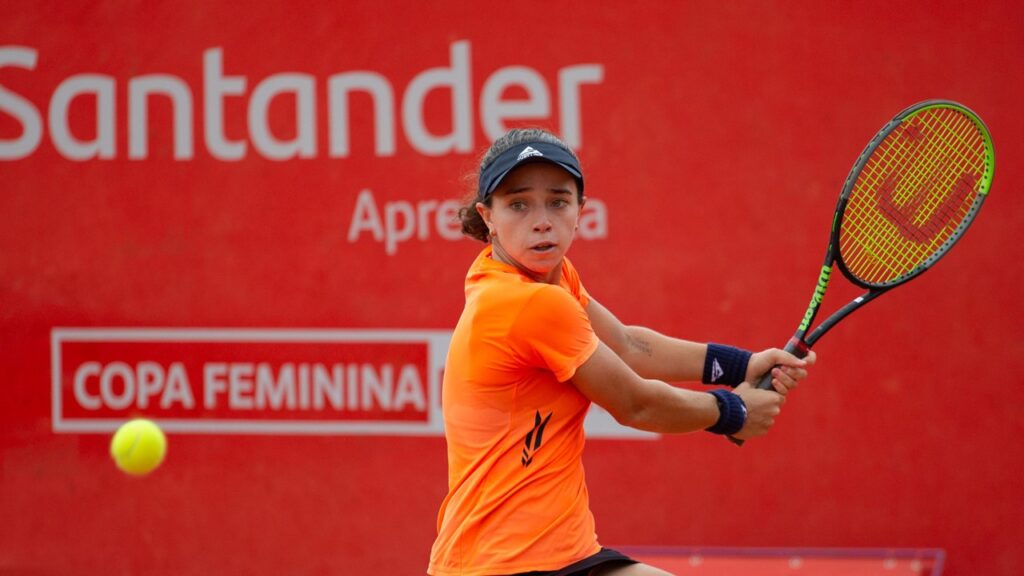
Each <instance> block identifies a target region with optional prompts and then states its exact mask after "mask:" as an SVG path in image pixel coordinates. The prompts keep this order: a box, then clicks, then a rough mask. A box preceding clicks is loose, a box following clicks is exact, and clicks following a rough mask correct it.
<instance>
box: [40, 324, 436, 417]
mask: <svg viewBox="0 0 1024 576" xmlns="http://www.w3.org/2000/svg"><path fill="white" fill-rule="evenodd" d="M450 340H451V331H448V330H420V329H411V330H399V329H394V330H388V329H348V330H337V329H292V328H288V329H276V328H253V329H248V328H65V327H55V328H52V329H51V331H50V350H51V370H52V374H51V386H52V389H51V392H52V394H53V397H52V399H51V407H52V413H51V416H52V426H53V431H54V432H56V433H76V432H77V433H109V432H113V431H115V430H116V429H117V427H118V426H120V425H121V424H122V423H123V422H124V420H123V419H121V420H118V419H100V418H96V419H92V418H90V419H66V418H64V416H63V406H62V396H61V367H62V366H61V344H62V343H64V342H217V343H222V342H358V343H366V344H387V343H398V344H408V343H423V344H426V345H427V367H426V368H427V372H428V374H427V386H428V406H427V421H426V422H395V421H376V420H375V421H359V422H345V421H329V420H328V421H305V420H266V421H263V420H213V419H205V418H196V419H162V418H161V419H159V424H160V427H161V428H163V429H164V430H166V431H167V432H173V433H179V434H269V435H277V434H294V435H336V434H351V435H375V436H441V435H443V434H444V423H443V421H442V417H441V403H440V397H439V394H440V391H441V382H440V378H441V371H442V369H443V368H444V360H445V356H446V355H447V353H448V343H449V341H450Z"/></svg>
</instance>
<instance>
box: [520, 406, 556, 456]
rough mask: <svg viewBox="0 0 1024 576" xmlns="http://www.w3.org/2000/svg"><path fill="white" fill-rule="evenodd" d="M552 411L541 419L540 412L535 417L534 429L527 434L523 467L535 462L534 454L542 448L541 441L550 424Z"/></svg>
mask: <svg viewBox="0 0 1024 576" xmlns="http://www.w3.org/2000/svg"><path fill="white" fill-rule="evenodd" d="M551 414H552V412H548V415H547V416H546V417H545V418H544V419H543V420H541V418H540V412H539V411H538V412H537V415H536V416H535V417H534V424H533V430H530V432H529V434H527V435H526V442H525V444H526V447H525V448H523V459H522V462H523V468H526V467H527V466H529V465H530V463H531V462H533V455H534V454H535V453H536V452H537V450H538V449H539V448H540V443H541V441H542V440H543V437H544V428H545V427H546V426H547V425H548V420H551Z"/></svg>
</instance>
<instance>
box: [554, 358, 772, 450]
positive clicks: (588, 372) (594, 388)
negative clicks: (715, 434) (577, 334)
mask: <svg viewBox="0 0 1024 576" xmlns="http://www.w3.org/2000/svg"><path fill="white" fill-rule="evenodd" d="M572 383H573V385H575V386H576V388H577V389H578V390H579V391H580V392H581V393H582V394H583V395H584V396H586V397H587V398H589V399H590V400H591V401H592V402H594V403H596V404H597V405H599V406H601V407H602V408H604V409H605V410H607V411H608V412H609V413H610V414H611V415H612V417H614V418H615V420H616V421H617V422H619V423H620V424H622V425H624V426H629V427H631V428H636V429H639V430H646V431H649V432H658V433H664V434H673V433H675V434H678V433H685V432H695V431H698V430H704V429H706V428H708V427H711V426H713V425H714V424H715V423H716V422H717V421H718V418H719V410H718V402H717V401H716V400H715V397H714V396H712V395H711V394H709V393H706V392H696V391H693V390H687V389H683V388H676V387H674V386H671V385H669V384H667V383H665V382H662V381H660V380H651V379H647V378H642V377H640V376H639V375H638V374H637V373H636V372H634V371H633V370H632V369H631V368H630V367H629V366H628V365H627V364H626V363H625V362H624V361H623V360H622V358H620V357H619V356H618V355H617V354H616V353H615V352H614V351H612V349H611V348H609V347H608V346H607V345H606V344H604V343H603V342H602V343H599V344H598V346H597V349H596V350H595V351H594V353H593V354H591V355H590V357H589V358H588V359H587V360H586V361H585V362H583V364H581V365H580V366H579V367H578V368H577V369H576V373H575V374H574V375H573V377H572ZM734 392H735V393H736V394H738V395H739V396H740V397H741V398H742V399H743V401H744V403H745V404H746V407H747V420H746V424H745V425H744V427H743V429H742V430H740V432H739V433H737V434H734V436H735V437H737V438H741V439H746V438H753V437H756V436H762V435H764V434H766V433H767V432H768V429H769V428H770V427H771V426H772V424H774V422H775V417H776V416H777V415H778V414H779V411H780V409H781V406H782V403H783V402H784V401H785V398H784V397H783V396H780V395H779V394H776V393H775V392H770V391H766V390H756V389H753V388H751V387H750V386H749V385H748V384H742V385H740V386H738V387H736V389H735V390H734Z"/></svg>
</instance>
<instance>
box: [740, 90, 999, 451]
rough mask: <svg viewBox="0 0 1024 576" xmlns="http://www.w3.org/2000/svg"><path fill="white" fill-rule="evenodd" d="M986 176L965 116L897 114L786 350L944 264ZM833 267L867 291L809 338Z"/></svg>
mask: <svg viewBox="0 0 1024 576" xmlns="http://www.w3.org/2000/svg"><path fill="white" fill-rule="evenodd" d="M994 171H995V151H994V148H993V146H992V137H991V135H990V134H989V131H988V128H987V127H986V126H985V123H984V122H982V120H981V118H979V117H978V115H977V114H975V113H974V112H972V111H971V110H970V109H968V108H967V107H966V106H963V105H961V104H957V103H956V102H950V101H947V100H928V101H925V102H920V103H918V104H915V105H913V106H911V107H910V108H907V109H906V110H904V111H903V112H900V113H899V114H898V115H897V116H896V117H895V118H893V119H892V120H891V121H890V122H889V123H888V124H886V125H885V126H884V127H883V128H882V130H881V131H879V132H878V134H877V135H875V137H874V138H873V139H872V140H871V142H869V143H868V146H867V148H865V149H864V152H862V153H861V155H860V157H859V158H858V159H857V162H856V164H854V165H853V169H852V170H850V175H849V176H847V177H846V183H845V184H844V185H843V191H842V194H840V196H839V203H838V204H837V205H836V210H835V214H834V216H833V217H832V231H831V234H830V237H829V243H828V250H827V251H826V252H825V262H824V264H822V266H821V273H820V274H819V275H818V282H817V284H816V285H815V287H814V293H813V295H812V296H811V302H810V304H809V305H808V306H807V311H806V312H804V315H803V318H802V319H801V321H800V325H799V326H798V327H797V329H796V332H795V333H794V334H793V337H792V338H790V340H789V342H788V343H787V344H786V346H785V350H786V351H787V352H790V353H791V354H793V355H795V356H797V357H798V358H803V357H804V356H806V355H807V353H808V352H809V351H810V349H811V347H812V346H814V344H815V343H816V342H817V341H818V340H820V339H821V337H822V336H824V335H825V334H826V333H828V331H829V330H831V329H832V328H833V327H834V326H835V325H836V324H838V323H839V322H840V321H841V320H843V319H844V318H846V317H847V316H849V315H850V314H853V313H854V312H855V311H857V310H858V309H860V308H861V307H862V306H864V305H865V304H867V303H868V302H870V301H872V300H874V299H875V298H878V297H879V296H881V295H882V294H884V293H885V292H888V291H889V290H891V289H893V288H895V287H896V286H899V285H901V284H904V283H906V282H909V281H910V280H913V279H914V278H916V277H918V276H920V275H921V274H922V273H923V272H924V271H925V270H927V269H929V268H930V267H932V266H933V265H934V264H935V263H936V262H937V261H938V260H939V259H940V258H942V257H943V256H945V255H946V253H947V252H949V250H950V249H951V248H952V247H953V245H955V244H956V242H957V241H958V240H960V238H961V237H962V236H963V235H964V232H966V231H967V228H968V227H969V226H970V225H971V222H973V221H974V218H975V217H976V216H977V215H978V210H979V209H980V208H981V204H982V203H983V202H984V201H985V198H986V197H987V196H988V192H989V188H990V187H991V185H992V176H993V173H994ZM837 266H838V268H839V270H840V271H841V272H842V273H843V275H844V276H846V278H847V280H849V281H850V282H852V283H853V284H855V285H856V286H859V287H861V288H864V289H866V290H867V291H866V292H865V293H864V294H862V295H860V296H858V297H857V298H854V299H853V300H852V301H851V302H850V303H848V304H846V305H845V306H843V307H842V308H840V309H839V310H837V311H836V312H834V313H833V314H832V315H831V316H829V317H828V318H827V319H826V320H825V321H823V322H822V323H821V324H819V325H818V327H817V328H815V329H814V330H813V331H812V332H810V333H808V329H809V328H810V326H811V323H812V322H814V319H815V317H816V316H817V315H818V309H819V307H820V306H821V301H822V299H823V298H824V297H825V290H826V289H827V288H828V283H829V279H830V278H831V277H832V272H833V270H834V269H835V268H836V267H837ZM771 381H772V376H771V372H770V371H769V372H768V373H767V374H765V375H764V376H763V377H761V379H760V380H758V381H757V383H756V387H757V388H760V389H763V390H770V389H773V388H772V384H771ZM730 439H731V440H733V442H735V443H736V444H739V445H742V444H743V441H742V440H738V439H736V438H730Z"/></svg>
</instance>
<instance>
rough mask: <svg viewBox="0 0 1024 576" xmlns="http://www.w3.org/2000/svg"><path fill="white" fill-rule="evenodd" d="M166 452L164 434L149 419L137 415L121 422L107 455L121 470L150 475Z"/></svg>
mask: <svg viewBox="0 0 1024 576" xmlns="http://www.w3.org/2000/svg"><path fill="white" fill-rule="evenodd" d="M166 454H167V437H166V436H164V432H163V430H161V429H160V427H159V426H157V425H156V423H154V422H153V421H152V420H146V419H145V418H136V419H135V420H129V421H128V422H125V423H124V424H122V425H121V427H120V428H118V429H117V432H115V433H114V437H113V438H111V440H110V456H111V457H112V458H113V459H114V463H115V464H117V467H118V468H120V469H121V471H123V472H125V473H127V474H131V475H132V476H142V475H144V474H149V473H150V472H152V471H153V470H154V469H156V467H157V466H159V465H160V463H161V462H163V461H164V455H166Z"/></svg>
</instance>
